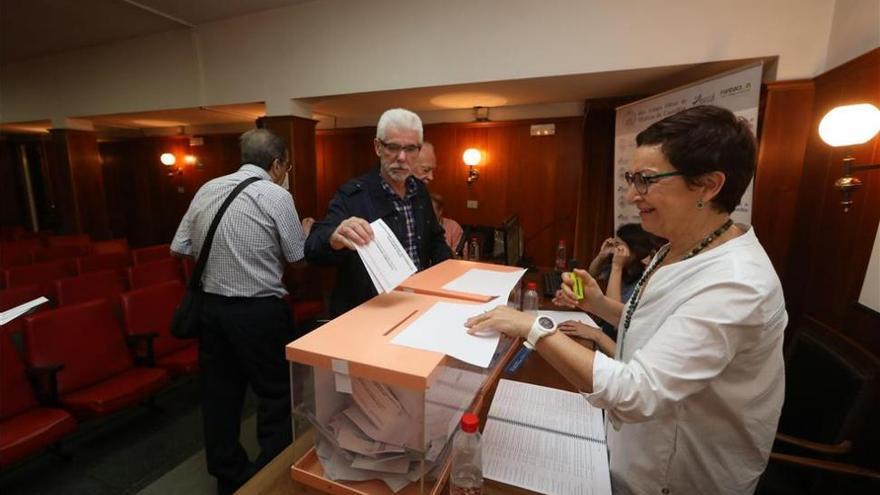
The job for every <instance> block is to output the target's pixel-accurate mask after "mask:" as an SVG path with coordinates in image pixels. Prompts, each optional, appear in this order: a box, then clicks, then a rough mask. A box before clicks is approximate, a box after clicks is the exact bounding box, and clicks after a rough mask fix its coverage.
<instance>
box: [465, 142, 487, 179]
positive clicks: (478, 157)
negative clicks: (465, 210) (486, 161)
mask: <svg viewBox="0 0 880 495" xmlns="http://www.w3.org/2000/svg"><path fill="white" fill-rule="evenodd" d="M461 159H462V160H464V164H465V165H467V166H468V175H467V183H468V185H471V184H473V183H474V182H475V181H476V180H477V179H479V178H480V171H479V170H477V165H479V164H480V162H481V161H483V153H482V152H481V151H480V150H478V149H476V148H468V149H466V150H464V154H463V155H461Z"/></svg>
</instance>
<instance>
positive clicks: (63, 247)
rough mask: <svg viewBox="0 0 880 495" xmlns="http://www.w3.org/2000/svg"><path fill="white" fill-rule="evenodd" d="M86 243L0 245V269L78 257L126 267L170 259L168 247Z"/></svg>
mask: <svg viewBox="0 0 880 495" xmlns="http://www.w3.org/2000/svg"><path fill="white" fill-rule="evenodd" d="M85 239H86V240H87V241H88V242H86V243H84V244H83V243H79V244H78V243H75V242H71V243H68V244H64V243H61V244H58V243H56V244H50V245H43V244H42V243H40V241H39V240H38V239H34V240H27V241H15V242H11V243H0V269H4V268H12V267H17V266H27V265H31V264H34V263H41V262H45V261H54V260H63V259H71V258H81V257H101V256H117V257H122V258H125V259H127V260H128V262H129V264H135V265H137V264H141V263H148V262H150V261H156V260H160V259H163V258H168V257H170V256H171V253H170V249H169V248H170V245H168V244H162V245H158V246H149V247H144V248H137V249H133V250H131V249H129V247H128V241H126V240H125V239H113V240H109V241H98V242H91V240H88V236H85Z"/></svg>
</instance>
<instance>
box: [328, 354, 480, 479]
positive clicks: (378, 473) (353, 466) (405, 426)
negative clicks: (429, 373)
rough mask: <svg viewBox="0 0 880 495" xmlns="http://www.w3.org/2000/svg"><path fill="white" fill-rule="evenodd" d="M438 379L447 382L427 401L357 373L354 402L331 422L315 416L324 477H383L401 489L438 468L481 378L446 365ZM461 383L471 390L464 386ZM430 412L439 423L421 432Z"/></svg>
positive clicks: (432, 420)
mask: <svg viewBox="0 0 880 495" xmlns="http://www.w3.org/2000/svg"><path fill="white" fill-rule="evenodd" d="M438 383H440V384H442V386H438V387H436V390H435V391H434V393H432V392H431V389H429V390H428V400H427V401H426V402H428V403H427V404H425V403H423V402H422V401H423V400H425V399H424V398H423V396H422V394H421V393H417V392H415V391H408V390H405V389H401V388H397V387H390V386H388V385H385V384H382V383H379V382H376V381H372V380H366V379H362V378H357V377H352V378H351V395H350V396H349V397H350V400H348V401H347V402H346V403H344V404H343V405H342V407H341V408H340V409H339V410H338V412H336V413H335V414H333V415H332V416H331V417H330V420H329V422H328V424H327V425H326V426H325V425H320V424H317V423H316V422H315V421H314V418H312V419H313V422H315V423H316V424H315V430H316V432H317V433H318V436H317V438H316V452H317V454H318V458H319V459H320V461H321V466H322V467H323V468H324V474H325V476H326V477H327V478H328V479H330V480H334V481H336V480H344V481H364V480H371V479H380V480H382V481H383V482H385V484H386V485H388V488H390V489H391V490H392V491H394V492H397V491H399V490H400V489H402V488H403V487H405V486H406V485H408V484H409V483H411V482H414V481H418V480H419V478H421V477H422V476H423V475H424V474H425V473H427V472H429V471H430V470H432V469H434V468H435V467H436V466H437V465H438V458H440V455H441V453H442V452H443V451H444V448H445V446H446V445H447V443H448V440H449V436H450V435H451V434H452V432H453V431H454V429H455V426H456V424H457V421H458V418H460V417H461V411H463V409H464V407H466V406H467V405H468V404H470V401H471V400H473V397H474V395H475V394H476V391H477V390H478V389H479V387H480V385H481V384H482V376H481V375H479V374H475V373H472V372H466V371H463V370H455V369H446V370H445V371H444V373H442V374H441V377H440V380H439V381H438ZM462 386H464V387H465V388H467V389H468V390H465V391H462V390H460V389H461V388H462ZM430 404H434V405H430ZM426 408H427V414H426V413H425V409H426ZM425 415H426V416H427V417H428V422H427V423H428V425H435V428H433V429H431V431H427V432H423V430H422V424H423V421H422V419H423V417H425ZM423 438H425V439H427V444H424V443H423V441H422V439H423ZM423 449H424V450H423ZM423 459H424V461H425V462H424V463H423V462H422V460H423Z"/></svg>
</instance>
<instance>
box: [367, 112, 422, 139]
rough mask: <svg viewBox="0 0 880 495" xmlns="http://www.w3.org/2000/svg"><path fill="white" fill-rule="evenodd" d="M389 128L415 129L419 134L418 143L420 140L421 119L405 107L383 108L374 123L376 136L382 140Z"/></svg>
mask: <svg viewBox="0 0 880 495" xmlns="http://www.w3.org/2000/svg"><path fill="white" fill-rule="evenodd" d="M390 129H397V130H401V131H416V132H417V133H418V134H419V143H421V142H422V138H423V132H422V119H420V118H419V116H418V115H416V114H415V113H413V112H410V111H409V110H407V109H405V108H392V109H391V110H385V113H383V114H382V116H381V117H379V123H378V124H377V125H376V137H377V138H378V139H381V140H383V141H384V140H385V139H386V136H387V135H388V131H389V130H390Z"/></svg>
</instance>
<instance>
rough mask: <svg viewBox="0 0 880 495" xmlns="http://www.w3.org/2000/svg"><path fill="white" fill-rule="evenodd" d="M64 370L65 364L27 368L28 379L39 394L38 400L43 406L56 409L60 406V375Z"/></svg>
mask: <svg viewBox="0 0 880 495" xmlns="http://www.w3.org/2000/svg"><path fill="white" fill-rule="evenodd" d="M63 369H64V365H63V364H47V365H45V366H35V367H32V368H27V369H26V370H25V373H27V376H28V378H29V379H30V380H31V383H32V384H33V385H34V390H35V391H36V392H37V400H38V401H39V403H40V404H41V405H43V406H49V407H55V406H58V405H59V404H60V400H59V398H58V373H59V372H60V371H61V370H63Z"/></svg>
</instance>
